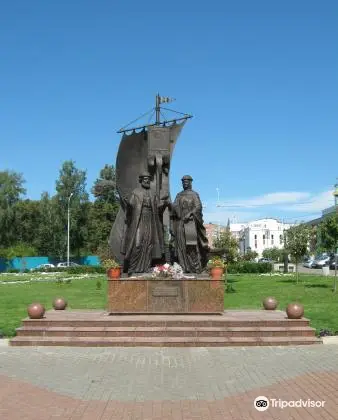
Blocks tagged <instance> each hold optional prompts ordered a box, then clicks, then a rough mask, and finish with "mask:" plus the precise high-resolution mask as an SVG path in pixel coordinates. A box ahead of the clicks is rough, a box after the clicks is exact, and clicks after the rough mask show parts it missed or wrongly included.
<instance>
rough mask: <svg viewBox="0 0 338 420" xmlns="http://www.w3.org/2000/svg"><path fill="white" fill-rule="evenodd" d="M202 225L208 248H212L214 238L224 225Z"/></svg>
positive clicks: (223, 229)
mask: <svg viewBox="0 0 338 420" xmlns="http://www.w3.org/2000/svg"><path fill="white" fill-rule="evenodd" d="M204 227H205V231H206V236H207V239H208V243H209V246H210V248H213V247H214V242H215V240H216V239H217V238H218V237H219V235H220V234H221V232H224V231H225V229H226V227H225V226H221V225H219V224H216V223H205V224H204Z"/></svg>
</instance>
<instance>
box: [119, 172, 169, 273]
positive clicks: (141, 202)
mask: <svg viewBox="0 0 338 420" xmlns="http://www.w3.org/2000/svg"><path fill="white" fill-rule="evenodd" d="M150 181H151V176H150V174H149V173H148V172H144V173H142V174H141V175H140V176H139V182H140V184H141V185H140V187H138V188H136V189H134V190H133V191H132V193H131V195H130V197H129V198H128V199H127V200H126V202H125V205H126V218H125V233H124V236H123V240H122V245H121V254H122V255H124V257H125V268H126V270H127V271H128V275H129V276H130V275H132V274H134V273H147V272H149V270H150V268H151V267H152V265H153V261H155V260H159V259H161V258H162V257H163V254H164V240H163V226H162V223H161V216H162V214H163V211H164V209H165V207H166V205H167V201H166V199H165V198H164V199H162V200H160V199H159V197H158V196H157V194H156V192H154V191H152V190H151V189H150Z"/></svg>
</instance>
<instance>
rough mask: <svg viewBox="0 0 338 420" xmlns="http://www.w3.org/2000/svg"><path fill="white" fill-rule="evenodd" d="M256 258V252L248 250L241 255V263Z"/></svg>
mask: <svg viewBox="0 0 338 420" xmlns="http://www.w3.org/2000/svg"><path fill="white" fill-rule="evenodd" d="M257 257H258V253H257V252H256V251H252V250H251V249H248V250H247V251H246V253H245V254H244V255H242V258H241V259H242V260H243V261H254V260H255V259H256V258H257Z"/></svg>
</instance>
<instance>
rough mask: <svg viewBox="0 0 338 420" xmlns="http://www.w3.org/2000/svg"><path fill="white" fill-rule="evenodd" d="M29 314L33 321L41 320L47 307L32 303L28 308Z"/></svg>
mask: <svg viewBox="0 0 338 420" xmlns="http://www.w3.org/2000/svg"><path fill="white" fill-rule="evenodd" d="M27 312H28V316H29V317H30V318H31V319H40V318H43V316H44V314H45V307H44V306H43V305H41V303H39V302H35V303H31V304H30V305H29V306H28V308H27Z"/></svg>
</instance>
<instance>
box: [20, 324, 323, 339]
mask: <svg viewBox="0 0 338 420" xmlns="http://www.w3.org/2000/svg"><path fill="white" fill-rule="evenodd" d="M16 332H17V336H20V337H22V336H35V337H36V336H39V337H157V336H160V337H290V336H293V337H295V336H301V337H304V336H309V337H313V336H314V335H315V329H314V328H310V327H307V326H306V327H294V326H286V327H275V326H272V327H270V326H269V327H250V326H249V327H247V326H246V327H189V326H186V327H54V326H52V327H49V326H48V327H41V326H34V327H30V326H28V327H26V326H25V327H21V328H17V330H16Z"/></svg>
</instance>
